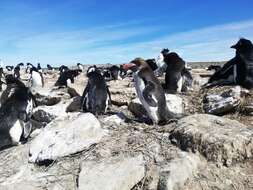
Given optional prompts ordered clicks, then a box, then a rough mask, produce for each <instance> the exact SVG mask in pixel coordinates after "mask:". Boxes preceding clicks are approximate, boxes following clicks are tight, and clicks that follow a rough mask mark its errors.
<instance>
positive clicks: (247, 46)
mask: <svg viewBox="0 0 253 190" xmlns="http://www.w3.org/2000/svg"><path fill="white" fill-rule="evenodd" d="M231 48H233V49H236V51H237V52H238V53H244V52H247V51H249V50H251V49H253V44H252V42H251V41H250V40H247V39H245V38H241V39H240V40H239V41H238V42H237V43H236V44H235V45H232V46H231Z"/></svg>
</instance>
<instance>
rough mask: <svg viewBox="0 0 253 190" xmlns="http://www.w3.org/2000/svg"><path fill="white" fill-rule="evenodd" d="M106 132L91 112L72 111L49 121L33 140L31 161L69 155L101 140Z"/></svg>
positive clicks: (35, 161)
mask: <svg viewBox="0 0 253 190" xmlns="http://www.w3.org/2000/svg"><path fill="white" fill-rule="evenodd" d="M105 134H106V132H105V131H104V130H103V129H102V128H101V126H100V123H99V121H98V120H97V118H96V117H95V116H94V115H93V114H90V113H72V114H68V115H67V116H65V117H61V118H57V119H55V120H54V121H52V122H51V123H49V124H48V125H47V126H46V127H45V128H44V129H43V131H42V132H41V133H40V134H39V135H38V136H37V137H36V138H35V139H34V140H33V141H32V142H31V146H30V152H29V162H33V163H40V162H43V161H47V160H56V159H57V158H59V157H64V156H68V155H71V154H74V153H77V152H80V151H83V150H85V149H88V148H89V147H90V146H91V145H93V144H95V143H98V142H100V140H101V138H102V137H103V136H104V135H105Z"/></svg>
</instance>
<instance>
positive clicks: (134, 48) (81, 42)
mask: <svg viewBox="0 0 253 190" xmlns="http://www.w3.org/2000/svg"><path fill="white" fill-rule="evenodd" d="M144 23H145V22H142V21H134V22H128V23H119V24H114V25H107V26H99V27H96V28H88V29H82V30H75V31H63V32H51V33H42V34H36V35H34V34H29V35H30V36H26V35H25V34H20V35H17V36H15V35H9V36H8V35H7V34H6V35H5V36H4V37H2V39H0V41H1V43H0V49H4V46H5V45H7V44H8V45H9V46H11V47H13V49H12V50H13V51H8V52H3V51H2V52H1V54H0V56H1V57H2V58H3V59H4V60H6V61H7V62H12V63H17V62H19V61H30V62H36V61H40V62H41V63H43V64H44V65H45V64H47V63H50V64H57V65H59V64H74V63H76V62H83V63H88V64H99V63H107V62H111V63H122V62H126V61H129V60H131V59H133V58H135V57H145V58H148V57H154V56H157V54H158V53H159V51H160V50H161V49H162V48H165V47H166V48H169V49H170V50H172V51H176V52H178V53H179V54H180V55H181V56H182V57H183V58H184V59H185V60H186V61H220V60H227V59H230V58H231V57H232V56H233V54H234V52H233V50H232V49H230V48H229V47H230V46H231V45H232V44H233V43H235V42H236V41H237V40H238V39H239V37H245V38H249V39H250V40H253V20H248V21H242V22H236V23H228V24H224V25H218V26H210V27H206V28H201V29H196V30H192V31H185V32H181V33H177V34H172V35H165V36H163V37H159V38H154V39H151V37H152V36H154V34H156V33H157V32H159V31H164V30H166V28H164V27H162V26H161V25H155V24H154V25H153V26H150V25H148V26H147V25H145V24H144ZM145 37H147V38H145ZM144 39H145V41H143V40H144Z"/></svg>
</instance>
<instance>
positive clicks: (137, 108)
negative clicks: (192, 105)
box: [128, 94, 184, 119]
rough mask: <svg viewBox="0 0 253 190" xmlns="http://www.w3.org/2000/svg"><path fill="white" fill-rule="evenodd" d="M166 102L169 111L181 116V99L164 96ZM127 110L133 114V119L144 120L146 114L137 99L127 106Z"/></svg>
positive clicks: (182, 111)
mask: <svg viewBox="0 0 253 190" xmlns="http://www.w3.org/2000/svg"><path fill="white" fill-rule="evenodd" d="M165 97H166V102H167V106H168V109H169V111H171V112H172V113H174V114H175V115H182V114H183V113H184V106H183V99H182V98H181V97H179V96H177V95H175V94H165ZM128 109H129V110H130V111H131V112H132V113H133V115H134V116H135V117H138V118H144V119H146V118H147V117H148V116H147V112H146V110H145V109H144V107H143V106H142V104H141V102H140V100H139V99H138V98H135V99H133V100H132V101H131V102H130V103H129V105H128Z"/></svg>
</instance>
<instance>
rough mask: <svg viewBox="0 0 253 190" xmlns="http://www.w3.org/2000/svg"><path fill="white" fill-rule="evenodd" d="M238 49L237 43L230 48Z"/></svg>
mask: <svg viewBox="0 0 253 190" xmlns="http://www.w3.org/2000/svg"><path fill="white" fill-rule="evenodd" d="M239 47H240V44H239V43H237V44H235V45H232V46H231V47H230V48H233V49H238V48H239Z"/></svg>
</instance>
